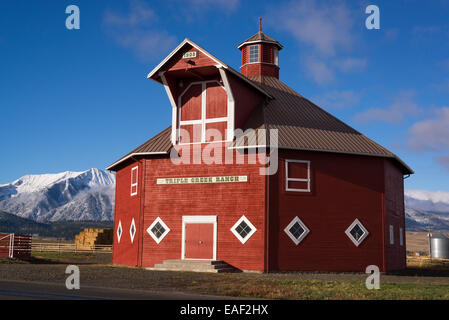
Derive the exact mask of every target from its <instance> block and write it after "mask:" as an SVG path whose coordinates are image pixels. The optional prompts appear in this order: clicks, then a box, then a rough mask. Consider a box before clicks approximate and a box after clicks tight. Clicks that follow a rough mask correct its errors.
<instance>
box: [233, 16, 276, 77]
mask: <svg viewBox="0 0 449 320" xmlns="http://www.w3.org/2000/svg"><path fill="white" fill-rule="evenodd" d="M237 48H238V49H240V51H242V66H241V67H240V72H241V73H242V74H243V75H244V76H246V77H249V76H257V75H263V76H271V77H276V78H279V50H281V49H282V45H281V44H280V43H279V42H277V41H276V40H274V39H273V38H271V37H269V36H267V35H266V34H265V33H263V32H262V18H259V32H258V33H256V34H255V35H253V36H252V37H250V38H248V39H247V40H245V41H244V42H242V43H241V44H239V45H238V47H237Z"/></svg>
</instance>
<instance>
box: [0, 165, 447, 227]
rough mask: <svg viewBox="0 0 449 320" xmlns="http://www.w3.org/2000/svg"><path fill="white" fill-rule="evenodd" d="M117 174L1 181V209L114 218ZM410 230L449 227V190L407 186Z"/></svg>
mask: <svg viewBox="0 0 449 320" xmlns="http://www.w3.org/2000/svg"><path fill="white" fill-rule="evenodd" d="M114 191H115V175H114V174H112V173H110V172H106V171H103V170H100V169H95V168H94V169H90V170H87V171H83V172H71V171H67V172H62V173H57V174H41V175H26V176H23V177H22V178H20V179H17V180H15V181H13V182H11V183H8V184H3V185H0V211H4V212H7V213H10V214H14V215H16V216H19V217H21V218H25V219H29V220H32V221H34V222H39V223H47V222H60V221H112V220H113V219H114ZM404 199H405V211H406V217H405V219H406V229H407V230H408V231H427V229H428V227H431V228H432V230H434V231H449V192H443V191H426V190H406V191H405V198H404Z"/></svg>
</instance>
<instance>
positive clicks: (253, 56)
mask: <svg viewBox="0 0 449 320" xmlns="http://www.w3.org/2000/svg"><path fill="white" fill-rule="evenodd" d="M255 62H259V45H258V44H254V45H251V46H249V63H255Z"/></svg>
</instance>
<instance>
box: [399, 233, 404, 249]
mask: <svg viewBox="0 0 449 320" xmlns="http://www.w3.org/2000/svg"><path fill="white" fill-rule="evenodd" d="M399 245H400V246H401V247H402V246H404V229H402V228H399Z"/></svg>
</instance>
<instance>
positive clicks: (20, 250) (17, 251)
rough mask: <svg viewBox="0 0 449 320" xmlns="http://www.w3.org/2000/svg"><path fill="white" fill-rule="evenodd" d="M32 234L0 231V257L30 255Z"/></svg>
mask: <svg viewBox="0 0 449 320" xmlns="http://www.w3.org/2000/svg"><path fill="white" fill-rule="evenodd" d="M31 242H32V236H27V235H22V234H14V233H0V258H24V257H29V256H30V255H31Z"/></svg>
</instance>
